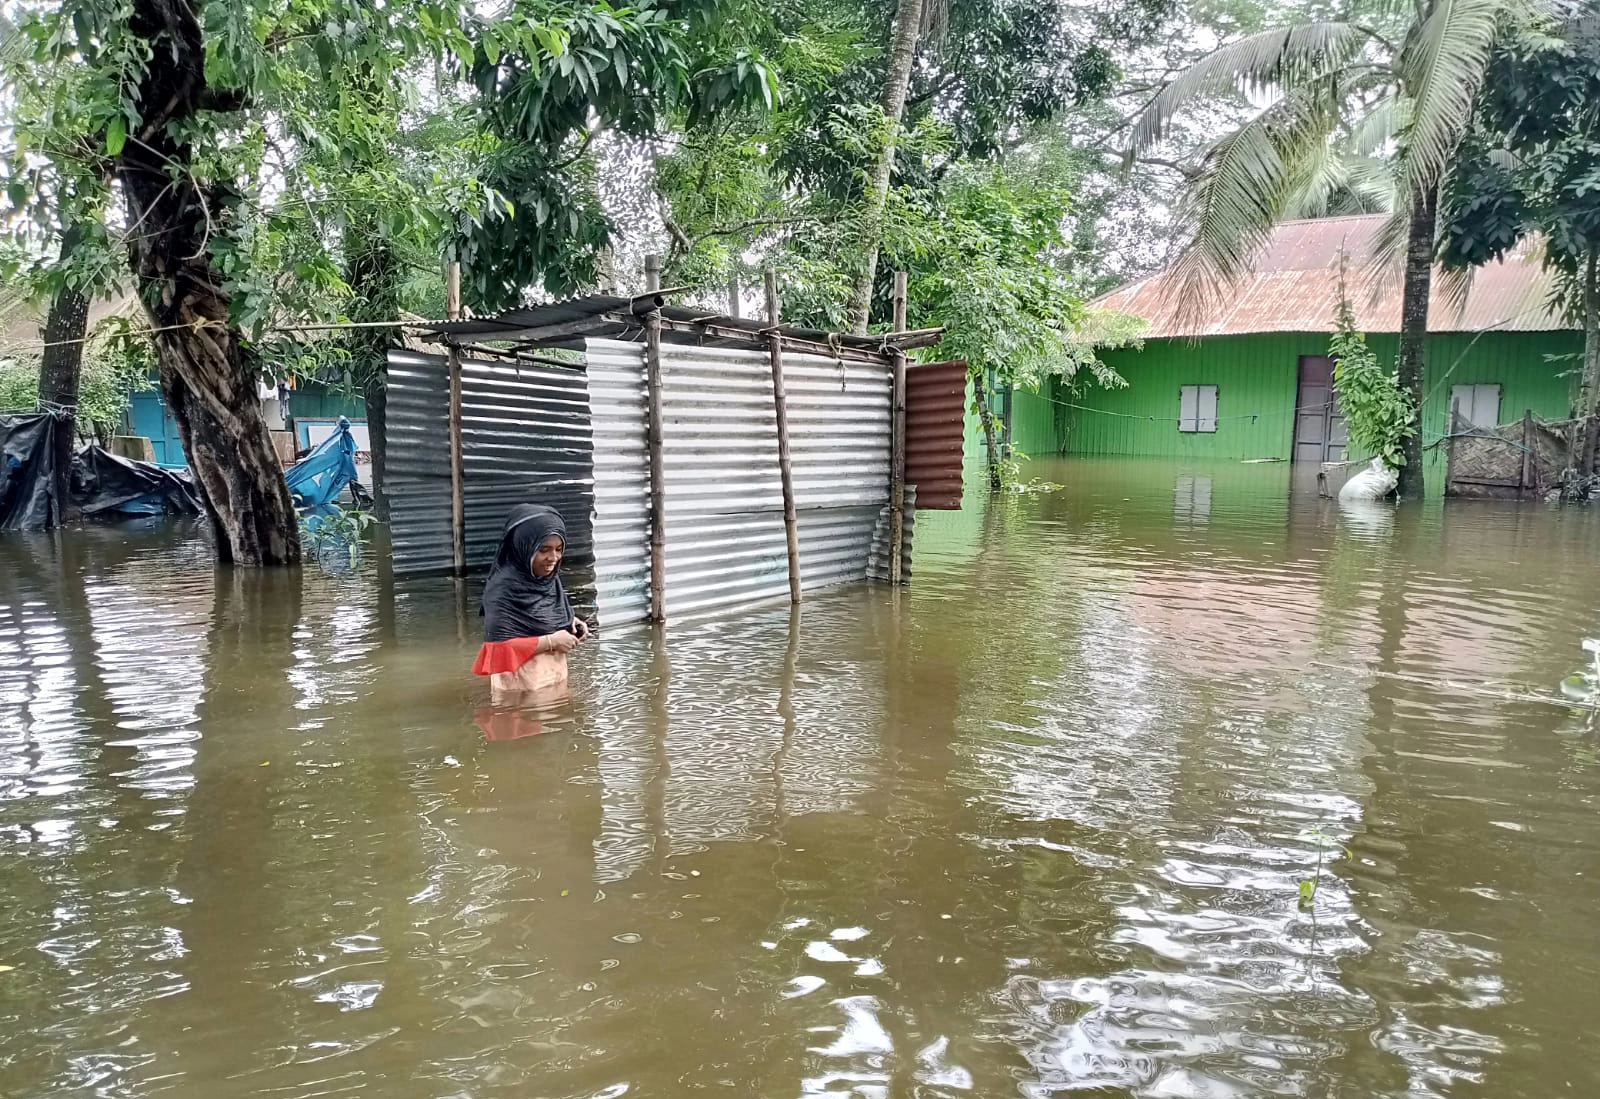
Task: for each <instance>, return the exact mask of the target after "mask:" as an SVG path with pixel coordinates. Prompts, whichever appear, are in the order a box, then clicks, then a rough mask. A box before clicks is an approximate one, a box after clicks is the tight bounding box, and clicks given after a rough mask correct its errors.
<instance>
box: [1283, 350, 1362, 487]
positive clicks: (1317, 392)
mask: <svg viewBox="0 0 1600 1099" xmlns="http://www.w3.org/2000/svg"><path fill="white" fill-rule="evenodd" d="M1348 443H1349V435H1348V434H1347V433H1346V430H1345V423H1344V417H1343V416H1341V415H1340V414H1339V397H1338V394H1337V393H1335V392H1334V389H1333V360H1332V359H1331V358H1329V357H1328V356H1326V355H1302V356H1300V384H1299V387H1298V391H1297V393H1296V396H1295V416H1294V460H1295V461H1296V462H1342V461H1344V455H1345V449H1346V446H1347V444H1348Z"/></svg>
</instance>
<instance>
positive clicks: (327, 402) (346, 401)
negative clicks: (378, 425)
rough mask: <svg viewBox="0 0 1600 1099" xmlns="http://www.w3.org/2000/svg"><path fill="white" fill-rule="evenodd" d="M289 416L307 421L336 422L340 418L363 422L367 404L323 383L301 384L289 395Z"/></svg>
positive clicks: (365, 416) (357, 397) (352, 395)
mask: <svg viewBox="0 0 1600 1099" xmlns="http://www.w3.org/2000/svg"><path fill="white" fill-rule="evenodd" d="M289 414H290V415H291V416H299V417H304V418H306V419H308V420H336V419H338V418H339V417H340V416H347V417H349V418H350V419H352V420H364V419H366V418H367V404H366V402H365V401H363V400H362V399H361V398H360V397H359V396H356V395H354V394H348V393H345V392H344V391H343V390H340V389H337V388H335V387H333V386H330V385H327V384H325V383H323V382H301V383H300V386H299V388H297V389H295V390H294V391H293V392H292V393H290V394H289Z"/></svg>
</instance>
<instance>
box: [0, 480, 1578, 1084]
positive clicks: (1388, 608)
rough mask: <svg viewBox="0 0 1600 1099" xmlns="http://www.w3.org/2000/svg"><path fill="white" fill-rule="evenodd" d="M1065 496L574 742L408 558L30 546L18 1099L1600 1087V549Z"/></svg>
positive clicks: (1000, 522) (21, 672)
mask: <svg viewBox="0 0 1600 1099" xmlns="http://www.w3.org/2000/svg"><path fill="white" fill-rule="evenodd" d="M1039 472H1040V474H1041V475H1042V476H1046V477H1048V478H1049V479H1052V480H1057V481H1063V482H1065V483H1066V485H1067V489H1066V491H1064V492H1062V493H1059V494H1054V495H1043V496H1037V497H1031V498H1006V499H1002V500H997V501H996V502H995V503H994V504H993V506H990V507H985V506H981V505H980V506H973V507H970V508H969V509H968V510H967V511H965V512H962V513H960V514H926V513H925V514H923V515H921V516H919V517H918V524H917V528H918V529H917V537H918V547H917V551H918V569H917V580H916V584H915V586H914V588H912V589H911V590H909V591H908V592H905V593H902V594H901V595H900V596H898V597H896V596H894V595H892V594H891V593H887V592H885V591H883V590H881V589H868V588H857V589H850V590H843V591H837V592H832V593H827V594H823V595H819V596H817V597H814V598H811V599H810V601H809V602H808V603H807V604H806V606H805V607H804V609H803V611H802V612H800V613H797V614H793V615H791V612H790V611H789V609H788V608H777V609H773V608H766V609H762V610H759V611H757V612H755V613H751V614H747V615H742V616H734V617H728V618H723V619H718V620H713V621H705V622H691V623H683V624H675V625H673V626H672V627H671V628H670V629H669V630H668V631H667V632H666V634H665V635H664V636H663V635H661V634H659V633H656V632H651V631H644V630H638V631H634V632H631V633H619V634H614V635H612V636H609V637H604V638H602V639H600V641H599V643H598V644H596V645H594V646H591V647H588V648H586V649H585V650H583V651H582V652H581V653H580V654H579V655H578V657H577V658H575V660H574V682H573V690H572V697H571V698H570V699H569V700H568V701H566V702H563V703H561V704H559V705H552V706H528V707H519V706H496V705H493V704H492V703H491V701H490V700H489V698H488V694H487V691H486V690H485V689H483V688H482V686H481V685H480V684H479V683H477V682H476V681H473V680H472V678H471V677H470V676H469V675H467V674H466V669H467V668H468V666H469V665H470V663H471V656H472V653H473V651H474V650H475V648H476V643H477V629H478V623H477V621H476V616H475V614H474V613H473V610H472V603H471V600H470V599H469V598H468V597H467V593H462V592H457V591H456V589H455V587H454V586H453V585H452V584H450V583H448V582H430V583H417V584H410V585H397V584H395V583H394V582H393V581H392V579H391V578H389V577H388V576H387V575H386V572H385V569H384V567H383V563H382V554H381V553H373V554H370V555H368V560H367V562H366V563H365V565H364V566H363V568H362V571H361V572H360V573H359V574H357V575H353V576H330V575H326V574H323V573H321V572H318V571H315V570H312V571H308V572H306V573H305V574H303V575H290V574H283V573H264V574H254V573H233V572H226V571H222V572H215V571H214V570H213V569H212V567H211V565H210V562H209V557H208V552H207V549H206V546H205V544H204V542H203V541H202V540H201V538H200V536H199V534H198V532H197V531H195V530H193V529H191V528H186V527H182V526H170V525H168V526H162V525H155V526H134V527H131V528H125V529H116V530H104V529H102V530H90V531H79V532H72V533H71V534H66V535H56V536H38V537H18V536H8V537H7V538H6V539H5V540H4V541H0V874H3V881H4V883H5V896H6V901H7V904H6V905H5V906H4V908H3V909H0V967H5V968H0V1016H3V1020H4V1026H3V1027H0V1094H4V1095H7V1096H13V1095H15V1096H45V1095H51V1096H54V1095H67V1094H74V1095H76V1094H83V1095H104V1096H155V1095H163V1096H166V1095H176V1096H189V1095H193V1096H205V1097H208V1099H209V1097H222V1099H227V1097H231V1096H245V1095H250V1096H273V1097H289V1099H292V1097H309V1096H322V1095H342V1094H354V1093H363V1094H369V1095H374V1096H379V1095H381V1096H385V1097H389V1096H397V1097H419V1099H421V1097H438V1096H474V1097H478V1096H497V1095H506V1096H512V1095H514V1096H529V1095H539V1096H553V1097H567V1096H572V1097H593V1096H621V1095H625V1094H626V1095H650V1096H654V1095H663V1096H667V1095H678V1094H688V1093H694V1092H697V1091H702V1090H703V1091H707V1092H717V1093H723V1092H725V1093H727V1094H730V1095H740V1096H803V1095H845V1094H853V1095H857V1096H917V1097H938V1096H957V1095H973V1096H993V1095H1021V1096H1027V1097H1035V1096H1046V1095H1055V1094H1059V1093H1063V1092H1071V1091H1085V1092H1091V1093H1093V1094H1100V1095H1116V1096H1138V1097H1141V1099H1157V1097H1161V1099H1180V1097H1181V1099H1199V1097H1206V1099H1211V1097H1246V1096H1251V1097H1253V1096H1269V1095H1307V1096H1330V1097H1336V1099H1346V1097H1348V1099H1356V1097H1361V1099H1366V1097H1370V1096H1393V1097H1401V1096H1404V1097H1407V1099H1412V1097H1416V1099H1421V1097H1432V1096H1441V1097H1443V1096H1450V1097H1456V1096H1486V1097H1487V1096H1493V1097H1496V1099H1501V1097H1521V1096H1526V1097H1530V1099H1532V1097H1539V1099H1544V1097H1547V1096H1551V1095H1564V1094H1571V1095H1590V1094H1597V1093H1600V1090H1597V1089H1600V1054H1597V1053H1596V1052H1595V1051H1594V1049H1593V1043H1592V1042H1590V1041H1589V1040H1588V1035H1589V1032H1590V1031H1591V1029H1592V1026H1591V1021H1592V1020H1593V1019H1594V1018H1595V1017H1596V1016H1597V1014H1600V991H1597V989H1600V983H1597V981H1596V980H1595V977H1596V973H1595V970H1596V969H1600V919H1597V915H1600V913H1597V912H1596V900H1595V897H1596V894H1595V892H1594V889H1593V887H1592V886H1591V885H1590V884H1589V883H1590V881H1591V880H1592V879H1593V878H1594V877H1595V876H1596V875H1597V874H1600V858H1597V853H1600V823H1597V815H1596V814H1597V810H1600V745H1597V743H1596V741H1595V739H1594V735H1595V734H1594V733H1593V732H1592V731H1591V725H1590V723H1588V722H1586V721H1585V720H1584V718H1583V717H1582V716H1581V715H1580V716H1577V717H1575V716H1574V715H1572V714H1571V713H1570V712H1569V711H1567V710H1564V709H1563V708H1561V707H1560V706H1557V705H1552V704H1550V703H1549V702H1546V701H1542V700H1541V699H1540V698H1538V697H1532V696H1550V695H1553V694H1554V685H1555V684H1556V683H1557V682H1558V681H1559V680H1560V679H1561V677H1562V676H1564V675H1565V674H1567V673H1568V672H1569V671H1571V670H1572V669H1573V668H1574V667H1575V666H1576V664H1577V663H1579V662H1581V661H1582V655H1581V652H1580V649H1579V643H1580V640H1581V638H1582V637H1583V636H1585V635H1592V634H1593V633H1594V631H1595V627H1596V617H1597V612H1600V589H1596V587H1595V586H1594V585H1593V584H1590V583H1588V581H1587V579H1586V578H1587V576H1588V575H1589V573H1590V571H1591V570H1592V567H1593V562H1594V560H1595V555H1596V551H1597V549H1600V517H1597V516H1595V515H1591V514H1585V513H1581V512H1574V511H1553V510H1548V509H1545V508H1543V507H1525V508H1518V507H1502V506H1477V505H1464V506H1453V507H1450V508H1448V509H1444V508H1441V507H1439V506H1438V505H1433V506H1430V507H1429V508H1427V509H1424V510H1421V511H1418V512H1400V513H1397V512H1395V511H1394V510H1393V509H1383V508H1369V509H1366V510H1353V509H1350V508H1348V507H1345V506H1341V505H1340V504H1338V503H1337V502H1335V501H1331V500H1319V499H1316V498H1315V496H1314V495H1312V494H1307V493H1295V494H1293V495H1292V497H1291V494H1290V492H1289V478H1290V473H1289V471H1288V469H1287V468H1286V467H1237V466H1233V467H1228V466H1218V467H1211V468H1204V469H1178V468H1176V467H1174V466H1171V465H1167V464H1160V463H1148V464H1141V463H1125V464H1121V465H1112V464H1093V463H1086V462H1080V463H1073V464H1071V465H1063V466H1059V467H1055V468H1050V469H1043V470H1040V471H1039ZM1308 878H1310V879H1314V880H1315V881H1316V882H1317V888H1316V893H1315V903H1314V905H1312V906H1311V908H1310V909H1304V908H1302V907H1301V905H1300V904H1299V894H1300V883H1301V881H1302V880H1304V879H1308Z"/></svg>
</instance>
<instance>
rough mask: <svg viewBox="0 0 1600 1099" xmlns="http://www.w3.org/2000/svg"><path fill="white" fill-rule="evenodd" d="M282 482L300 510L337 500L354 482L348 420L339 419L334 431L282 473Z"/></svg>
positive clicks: (353, 447) (352, 439)
mask: <svg viewBox="0 0 1600 1099" xmlns="http://www.w3.org/2000/svg"><path fill="white" fill-rule="evenodd" d="M283 479H284V480H286V481H288V482H289V492H290V493H291V494H292V495H293V496H294V506H295V507H296V508H299V509H301V510H306V509H308V508H320V507H323V506H325V505H327V504H331V503H333V501H335V500H337V499H338V498H339V494H340V493H341V492H343V491H344V487H345V486H346V485H348V484H349V483H350V482H351V481H354V480H355V479H356V440H355V436H354V435H352V434H350V421H349V420H347V419H345V418H344V417H343V416H340V417H339V427H338V429H337V430H336V431H334V433H333V434H332V435H329V436H328V437H327V438H326V439H324V440H322V442H320V443H318V444H317V445H316V448H315V449H314V450H312V451H311V453H310V454H307V455H306V456H305V457H304V458H302V459H300V460H299V461H298V462H296V463H295V464H294V465H292V466H290V467H289V468H288V469H286V470H284V473H283Z"/></svg>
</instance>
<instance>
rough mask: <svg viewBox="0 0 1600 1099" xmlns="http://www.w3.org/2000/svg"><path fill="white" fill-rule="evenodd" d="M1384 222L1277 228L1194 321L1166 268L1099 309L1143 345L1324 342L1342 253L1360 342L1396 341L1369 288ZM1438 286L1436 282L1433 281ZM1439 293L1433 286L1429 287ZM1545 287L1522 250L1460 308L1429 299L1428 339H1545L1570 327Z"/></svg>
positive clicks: (1483, 271)
mask: <svg viewBox="0 0 1600 1099" xmlns="http://www.w3.org/2000/svg"><path fill="white" fill-rule="evenodd" d="M1384 220H1385V219H1384V216H1383V215H1381V214H1379V215H1367V216H1361V217H1344V218H1321V219H1318V220H1315V221H1291V222H1286V223H1284V224H1283V225H1280V226H1279V227H1278V228H1277V229H1276V230H1275V231H1274V232H1273V234H1272V238H1271V240H1270V241H1269V242H1268V243H1267V245H1266V247H1265V248H1264V249H1262V252H1261V255H1260V257H1259V258H1258V259H1257V260H1256V261H1255V262H1254V263H1253V264H1252V265H1251V271H1250V273H1249V274H1248V275H1246V276H1244V277H1243V278H1241V279H1240V280H1239V282H1238V283H1237V284H1235V285H1233V286H1230V287H1228V288H1227V289H1226V290H1225V291H1223V292H1219V293H1218V294H1217V295H1216V301H1215V303H1214V304H1210V305H1208V306H1207V307H1206V308H1205V309H1204V310H1203V311H1202V315H1201V316H1200V317H1199V318H1198V319H1195V318H1192V317H1190V316H1189V315H1188V314H1187V313H1186V312H1185V310H1184V309H1183V307H1182V303H1181V302H1180V298H1179V279H1178V278H1177V276H1176V275H1175V273H1174V272H1173V270H1172V269H1171V268H1169V269H1167V270H1165V271H1160V272H1157V273H1156V274H1154V275H1151V276H1149V277H1148V278H1145V279H1141V280H1139V281H1138V282H1134V283H1130V284H1129V285H1127V286H1124V287H1122V288H1120V289H1118V290H1114V291H1112V292H1111V293H1110V294H1107V295H1105V296H1104V297H1102V298H1100V299H1098V300H1097V301H1096V302H1095V303H1094V304H1095V306H1096V307H1097V308H1101V309H1108V310H1112V311H1115V312H1119V313H1129V314H1132V315H1133V316H1136V317H1142V318H1143V319H1144V320H1146V321H1148V322H1149V324H1150V328H1149V330H1148V331H1146V332H1145V336H1146V337H1148V338H1161V337H1171V336H1187V337H1193V336H1222V335H1244V334H1250V333H1260V332H1327V331H1329V330H1330V329H1331V328H1332V327H1333V315H1334V310H1335V309H1336V307H1337V305H1338V301H1339V262H1340V254H1341V252H1343V253H1345V254H1347V255H1348V257H1349V271H1350V283H1351V285H1350V287H1349V291H1348V292H1349V294H1350V299H1351V304H1352V305H1353V306H1354V307H1355V310H1356V321H1357V326H1358V327H1359V328H1360V329H1361V330H1362V331H1364V332H1398V331H1400V297H1401V285H1400V280H1399V278H1398V277H1390V278H1386V279H1382V280H1379V279H1377V278H1376V277H1375V276H1374V275H1373V274H1372V271H1371V260H1372V255H1373V250H1374V248H1375V246H1376V244H1377V237H1378V231H1379V229H1380V228H1381V227H1382V225H1383V223H1384ZM1436 278H1437V273H1436ZM1436 285H1437V283H1436ZM1551 289H1552V283H1551V279H1550V276H1549V275H1548V274H1547V273H1546V272H1545V271H1544V270H1543V268H1542V266H1541V264H1540V261H1539V258H1538V255H1537V244H1536V243H1535V242H1524V243H1523V244H1522V245H1520V246H1519V247H1518V248H1517V249H1516V250H1515V251H1514V252H1513V253H1512V255H1511V256H1510V257H1509V258H1507V259H1506V260H1505V262H1503V263H1491V264H1488V265H1486V266H1484V267H1481V268H1479V269H1478V270H1477V271H1476V272H1475V273H1474V276H1473V280H1472V289H1471V292H1470V293H1469V294H1468V296H1467V301H1466V304H1465V306H1464V308H1461V309H1459V310H1458V309H1457V308H1455V307H1454V306H1453V305H1452V304H1451V303H1450V302H1448V301H1446V300H1444V299H1445V296H1444V295H1442V294H1439V293H1435V294H1434V298H1433V304H1432V308H1431V310H1430V311H1429V315H1428V328H1429V330H1430V331H1432V332H1483V331H1502V332H1547V331H1554V330H1560V329H1567V328H1570V327H1572V326H1571V325H1570V324H1568V323H1567V322H1565V321H1564V320H1562V318H1561V317H1560V315H1559V314H1558V313H1556V312H1555V311H1553V310H1551V309H1550V307H1549V301H1550V295H1551Z"/></svg>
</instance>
